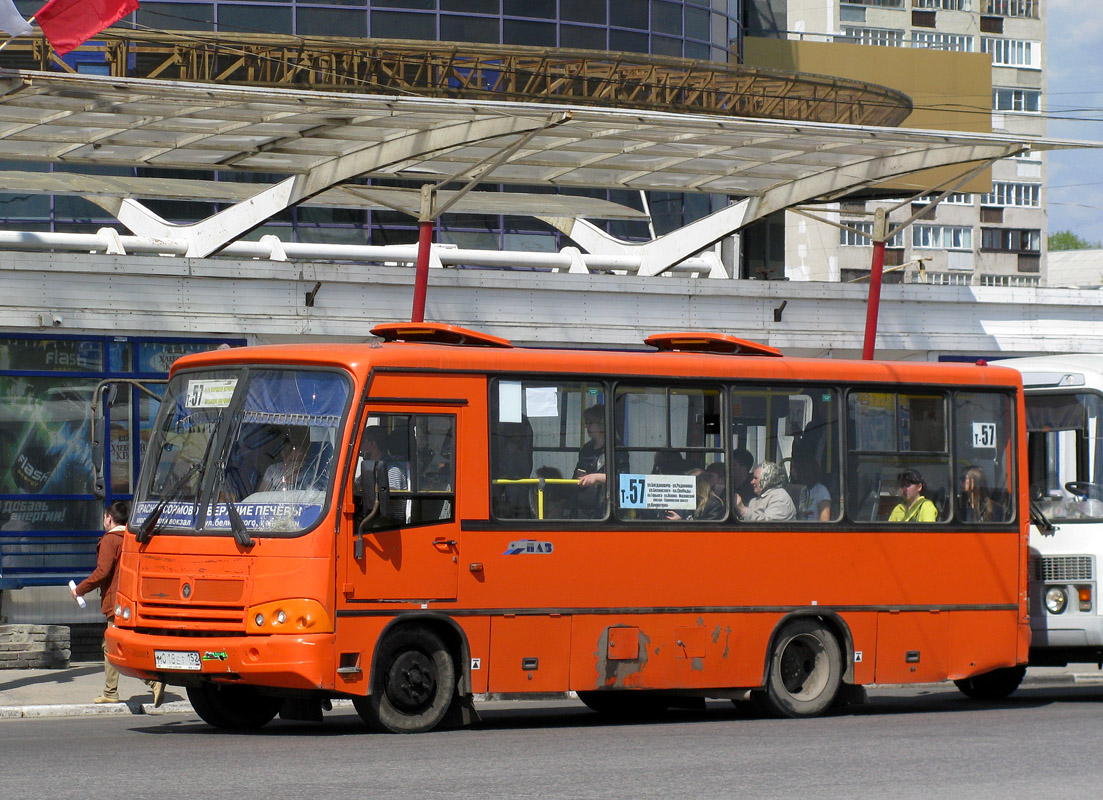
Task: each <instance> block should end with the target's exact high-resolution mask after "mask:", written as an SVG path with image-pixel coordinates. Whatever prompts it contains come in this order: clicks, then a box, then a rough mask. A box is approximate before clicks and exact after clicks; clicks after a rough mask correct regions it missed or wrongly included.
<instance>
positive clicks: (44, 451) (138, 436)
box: [0, 332, 245, 588]
mask: <svg viewBox="0 0 1103 800" xmlns="http://www.w3.org/2000/svg"><path fill="white" fill-rule="evenodd" d="M223 342H226V343H228V344H235V345H237V344H244V343H245V342H244V340H242V339H231V340H227V339H218V340H211V339H179V338H169V337H158V338H152V337H150V338H147V337H128V336H27V335H15V334H5V333H2V332H0V400H2V402H0V588H11V587H18V586H20V585H24V584H26V585H33V584H40V583H61V584H64V583H65V581H67V580H68V579H69V578H71V577H72V578H76V579H78V580H79V579H80V578H83V577H84V576H85V575H87V574H88V573H89V572H90V571H91V569H92V567H93V566H94V565H95V560H96V557H95V552H96V542H97V540H98V539H99V537H100V534H101V533H102V532H103V531H102V529H101V527H100V518H101V515H102V513H103V507H104V503H105V502H107V503H110V502H113V501H114V500H127V499H129V498H130V497H131V496H132V494H133V491H134V481H135V479H136V477H137V472H138V465H139V461H140V459H141V456H142V454H143V453H144V451H145V444H146V442H148V440H149V435H150V432H151V426H152V422H153V417H154V415H155V414H156V413H157V407H158V405H159V403H158V402H157V401H156V400H154V399H153V398H151V397H149V395H146V394H145V393H143V392H141V391H140V390H138V389H137V388H126V387H125V386H123V385H119V386H120V388H119V389H118V391H116V392H112V393H111V394H110V395H105V396H104V399H105V400H106V401H107V408H106V415H105V422H106V427H105V431H106V434H105V437H104V444H105V446H104V460H103V477H104V490H105V492H106V501H101V500H98V499H96V497H95V495H94V493H93V482H94V470H93V463H92V458H93V456H92V436H91V402H92V398H93V396H94V394H95V391H96V386H97V385H98V384H99V383H100V382H101V381H103V380H105V379H108V378H125V379H135V380H156V379H159V378H164V377H165V375H166V374H167V373H168V369H169V367H170V366H171V365H172V362H173V361H175V360H176V358H177V357H179V356H182V355H185V354H188V353H195V352H199V351H203V350H210V349H213V348H215V347H217V346H218V345H219V344H221V343H223ZM150 388H151V389H152V390H154V391H157V390H158V389H157V387H156V386H154V385H151V387H150Z"/></svg>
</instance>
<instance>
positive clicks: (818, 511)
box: [790, 455, 831, 522]
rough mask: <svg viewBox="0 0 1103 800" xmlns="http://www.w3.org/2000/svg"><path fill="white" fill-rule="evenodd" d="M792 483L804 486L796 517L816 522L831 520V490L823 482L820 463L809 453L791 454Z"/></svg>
mask: <svg viewBox="0 0 1103 800" xmlns="http://www.w3.org/2000/svg"><path fill="white" fill-rule="evenodd" d="M790 468H791V471H792V475H791V476H790V477H791V478H792V481H793V483H799V484H801V485H803V486H805V487H806V489H807V491H805V492H804V493H803V494H802V495H801V500H802V503H801V507H800V508H799V509H798V510H797V519H803V520H813V521H818V522H830V521H831V492H829V491H828V490H827V487H826V486H824V484H823V479H822V477H821V475H820V465H819V464H817V463H816V460H815V459H814V458H813V457H812V456H809V455H802V456H793V461H792V464H791V467H790Z"/></svg>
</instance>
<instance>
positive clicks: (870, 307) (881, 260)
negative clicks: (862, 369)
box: [862, 242, 885, 361]
mask: <svg viewBox="0 0 1103 800" xmlns="http://www.w3.org/2000/svg"><path fill="white" fill-rule="evenodd" d="M884 266H885V243H884V242H874V243H873V263H872V264H870V267H869V300H868V301H867V303H866V339H865V344H864V345H863V346H862V359H863V360H865V361H872V360H873V345H874V342H876V341H877V311H878V309H879V308H880V306H881V273H882V271H883V268H884Z"/></svg>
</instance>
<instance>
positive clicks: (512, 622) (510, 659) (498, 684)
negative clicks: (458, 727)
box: [489, 616, 571, 692]
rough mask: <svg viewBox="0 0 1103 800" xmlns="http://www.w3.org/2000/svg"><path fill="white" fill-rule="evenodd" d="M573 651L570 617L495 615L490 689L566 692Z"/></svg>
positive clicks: (491, 648) (492, 634)
mask: <svg viewBox="0 0 1103 800" xmlns="http://www.w3.org/2000/svg"><path fill="white" fill-rule="evenodd" d="M570 654H571V618H570V617H561V616H546V617H545V616H523V617H512V616H509V617H494V618H493V619H492V620H491V622H490V685H489V690H490V691H491V692H562V691H566V689H567V681H568V676H569V674H570V663H571V658H570Z"/></svg>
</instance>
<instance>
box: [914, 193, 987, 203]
mask: <svg viewBox="0 0 1103 800" xmlns="http://www.w3.org/2000/svg"><path fill="white" fill-rule="evenodd" d="M936 197H938V195H936V194H929V195H927V196H925V197H920V198H919V199H918V200H916V201H915V202H916V203H924V204H926V203H930V202H933V201H934V199H935V198H936ZM939 205H940V206H971V205H973V195H971V194H968V193H966V192H952V193H950V194H948V195H946V196H945V197H944V198H942V200H941V201H940V202H939Z"/></svg>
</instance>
